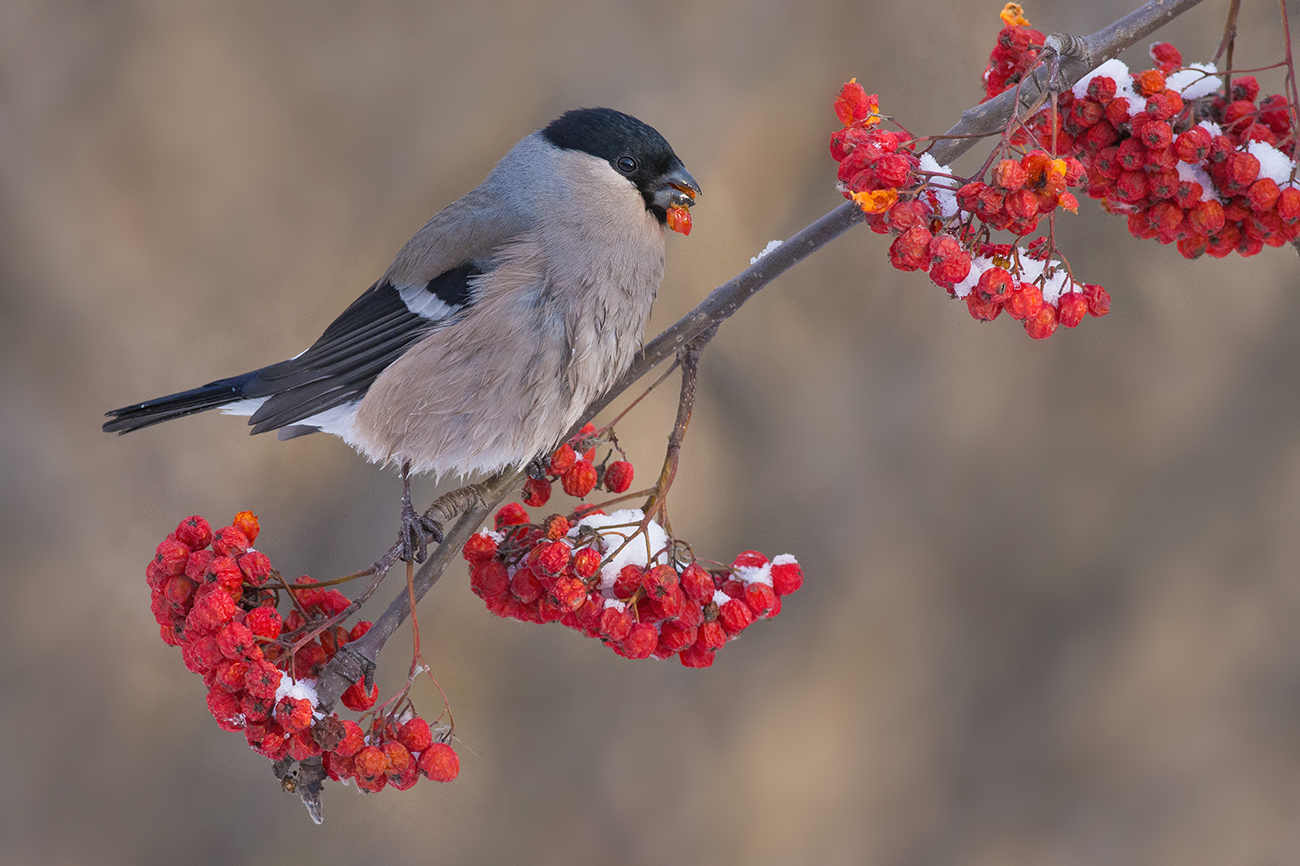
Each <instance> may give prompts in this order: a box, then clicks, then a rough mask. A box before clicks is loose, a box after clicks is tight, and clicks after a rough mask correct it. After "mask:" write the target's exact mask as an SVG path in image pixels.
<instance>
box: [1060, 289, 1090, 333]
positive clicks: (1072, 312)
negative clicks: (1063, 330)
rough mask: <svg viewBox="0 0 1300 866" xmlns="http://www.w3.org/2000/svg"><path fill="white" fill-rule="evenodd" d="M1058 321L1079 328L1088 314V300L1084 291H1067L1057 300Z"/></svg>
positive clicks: (1069, 326)
mask: <svg viewBox="0 0 1300 866" xmlns="http://www.w3.org/2000/svg"><path fill="white" fill-rule="evenodd" d="M1057 305H1058V308H1059V312H1058V321H1059V322H1060V323H1061V324H1062V325H1064V326H1065V327H1067V328H1077V327H1078V326H1079V323H1080V322H1082V321H1083V317H1084V316H1086V315H1087V314H1088V301H1087V299H1086V298H1084V296H1083V293H1082V292H1066V293H1065V294H1063V295H1061V297H1060V299H1059V300H1057Z"/></svg>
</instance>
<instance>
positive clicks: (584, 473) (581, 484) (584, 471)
mask: <svg viewBox="0 0 1300 866" xmlns="http://www.w3.org/2000/svg"><path fill="white" fill-rule="evenodd" d="M560 481H561V484H562V485H563V487H564V492H565V493H567V494H569V495H570V496H572V497H573V498H575V499H585V498H586V496H587V494H588V493H590V492H591V491H592V490H594V489H595V487H596V467H595V466H593V465H592V463H591V461H590V460H587V459H586V458H583V459H582V460H579V461H577V462H576V463H574V464H573V466H571V467H569V471H567V472H565V473H564V477H563V478H561V479H560Z"/></svg>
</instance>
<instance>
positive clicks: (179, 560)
mask: <svg viewBox="0 0 1300 866" xmlns="http://www.w3.org/2000/svg"><path fill="white" fill-rule="evenodd" d="M189 560H190V548H189V547H188V546H186V545H184V544H182V543H181V542H179V541H176V540H175V539H167V540H165V541H163V542H162V543H161V544H159V545H158V548H157V550H156V551H155V553H154V562H156V563H158V568H159V569H160V570H161V571H162V573H163V574H166V575H168V576H172V575H177V574H184V573H185V566H186V564H187V563H188V562H189Z"/></svg>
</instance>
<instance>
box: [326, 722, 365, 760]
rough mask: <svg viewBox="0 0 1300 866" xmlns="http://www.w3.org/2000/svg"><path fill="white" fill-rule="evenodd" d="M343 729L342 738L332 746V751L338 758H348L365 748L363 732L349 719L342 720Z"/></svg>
mask: <svg viewBox="0 0 1300 866" xmlns="http://www.w3.org/2000/svg"><path fill="white" fill-rule="evenodd" d="M343 729H344V730H343V738H342V739H341V740H339V741H338V744H337V745H335V746H334V749H333V751H334V754H336V755H339V756H340V757H344V758H350V757H352V756H354V755H355V754H356V753H357V752H359V751H361V749H362V748H363V747H364V746H365V744H366V737H365V731H363V730H362V729H361V726H360V725H358V724H357V723H356V722H354V721H352V720H351V719H344V720H343Z"/></svg>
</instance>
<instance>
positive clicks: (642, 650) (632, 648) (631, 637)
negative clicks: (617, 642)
mask: <svg viewBox="0 0 1300 866" xmlns="http://www.w3.org/2000/svg"><path fill="white" fill-rule="evenodd" d="M658 644H659V633H658V632H657V631H656V630H655V627H654V626H652V625H650V624H649V623H645V622H639V623H637V624H636V625H634V626H632V630H631V631H630V632H629V633H628V636H627V637H626V638H625V639H624V640H623V643H622V648H623V653H624V654H625V655H626V656H627V657H628V658H630V659H644V658H649V657H650V654H651V653H652V652H654V651H655V647H656V646H658Z"/></svg>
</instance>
